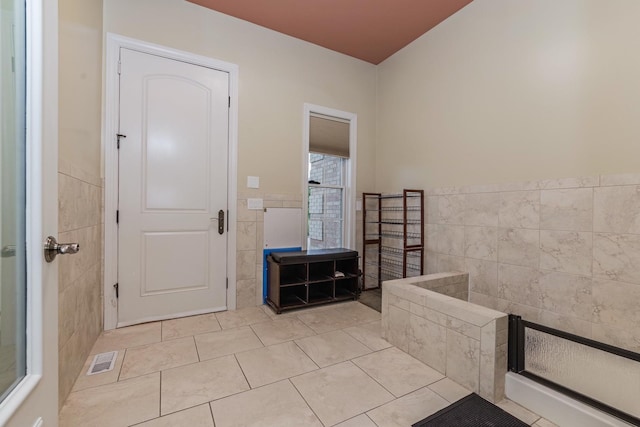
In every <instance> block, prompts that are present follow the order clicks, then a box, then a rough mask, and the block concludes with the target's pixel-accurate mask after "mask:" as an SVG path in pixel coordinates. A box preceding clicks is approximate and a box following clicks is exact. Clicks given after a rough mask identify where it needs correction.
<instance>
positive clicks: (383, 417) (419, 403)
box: [367, 387, 449, 427]
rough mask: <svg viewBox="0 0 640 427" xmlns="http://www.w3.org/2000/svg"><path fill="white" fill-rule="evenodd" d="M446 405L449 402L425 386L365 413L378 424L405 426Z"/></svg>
mask: <svg viewBox="0 0 640 427" xmlns="http://www.w3.org/2000/svg"><path fill="white" fill-rule="evenodd" d="M447 406H449V402H447V401H446V400H444V399H443V398H442V397H440V396H438V395H437V394H436V393H435V392H433V391H431V390H429V388H427V387H425V388H421V389H420V390H417V391H414V392H413V393H410V394H407V395H406V396H403V397H401V398H400V399H396V400H394V401H393V402H391V403H387V404H386V405H383V406H381V407H379V408H376V409H374V410H372V411H369V412H367V415H368V416H369V418H371V419H372V420H373V421H374V422H375V423H376V424H377V425H379V426H384V427H407V426H410V425H412V424H414V423H416V422H418V421H420V420H422V419H424V418H426V417H428V416H429V415H431V414H434V413H436V412H438V411H439V410H440V409H443V408H446V407H447Z"/></svg>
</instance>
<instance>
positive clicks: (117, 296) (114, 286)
mask: <svg viewBox="0 0 640 427" xmlns="http://www.w3.org/2000/svg"><path fill="white" fill-rule="evenodd" d="M119 288H120V285H119V284H118V283H116V284H115V285H113V289H115V290H116V299H117V298H119V297H120V295H119V294H120V293H119V292H118V290H119Z"/></svg>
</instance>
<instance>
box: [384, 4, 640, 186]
mask: <svg viewBox="0 0 640 427" xmlns="http://www.w3.org/2000/svg"><path fill="white" fill-rule="evenodd" d="M639 20H640V2H638V1H636V0H611V1H606V2H605V1H601V0H563V1H556V0H519V1H512V0H475V1H474V2H472V3H471V4H470V5H468V6H467V7H465V8H463V9H462V10H461V11H459V12H458V13H457V14H455V15H454V16H452V17H451V18H449V19H448V20H446V21H444V22H443V23H441V24H440V25H439V26H437V27H436V28H435V29H433V30H431V31H430V32H429V33H427V34H425V35H423V36H422V37H420V38H419V39H418V40H416V41H415V42H413V43H412V44H410V45H409V46H407V47H406V48H405V49H403V50H402V51H400V52H399V53H397V54H395V55H394V56H392V57H391V58H389V59H388V60H386V61H385V62H383V63H382V64H380V66H379V68H378V85H377V89H378V99H377V105H378V110H377V111H378V136H377V145H376V147H377V153H376V157H377V163H376V189H377V190H378V191H394V190H397V189H398V188H402V187H412V186H416V187H418V188H429V187H440V186H449V185H466V184H489V183H502V182H512V181H522V180H536V179H548V178H561V177H572V176H582V175H594V174H603V173H616V172H633V171H638V170H640V144H638V141H639V140H640V125H639V124H638V123H640V122H639V120H638V117H640V102H638V100H639V99H640V84H638V76H639V75H640V43H639V40H640V26H639V25H638V21H639Z"/></svg>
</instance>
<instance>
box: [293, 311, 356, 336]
mask: <svg viewBox="0 0 640 427" xmlns="http://www.w3.org/2000/svg"><path fill="white" fill-rule="evenodd" d="M297 317H298V319H300V320H301V321H302V322H303V323H304V324H305V325H307V326H308V327H310V328H311V329H313V330H314V331H315V333H317V334H323V333H325V332H330V331H335V330H337V329H344V328H348V327H350V326H354V324H353V323H352V322H351V319H350V318H349V317H348V316H347V315H346V314H345V313H343V312H339V311H337V310H336V309H335V308H331V309H328V310H316V311H308V312H305V313H300V314H298V316H297Z"/></svg>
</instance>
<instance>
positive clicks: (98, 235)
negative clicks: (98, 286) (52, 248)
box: [56, 224, 103, 292]
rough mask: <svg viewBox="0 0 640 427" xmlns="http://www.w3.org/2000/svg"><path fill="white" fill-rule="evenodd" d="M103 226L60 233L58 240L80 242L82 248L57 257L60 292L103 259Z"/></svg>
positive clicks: (97, 225)
mask: <svg viewBox="0 0 640 427" xmlns="http://www.w3.org/2000/svg"><path fill="white" fill-rule="evenodd" d="M102 228H103V227H102V225H100V224H96V225H93V226H90V227H84V228H79V229H76V230H72V231H66V232H60V233H58V241H60V242H78V243H80V248H81V250H80V252H78V253H77V254H76V255H74V256H71V257H59V258H57V259H56V261H57V262H58V291H59V292H62V291H63V290H64V289H66V287H67V286H68V285H69V284H71V283H72V282H74V281H75V280H76V279H78V277H80V276H81V275H82V274H84V273H85V272H86V271H87V270H88V269H89V268H91V267H92V266H94V265H95V264H98V263H100V262H101V261H102V242H103V240H102ZM58 260H59V261H58Z"/></svg>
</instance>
